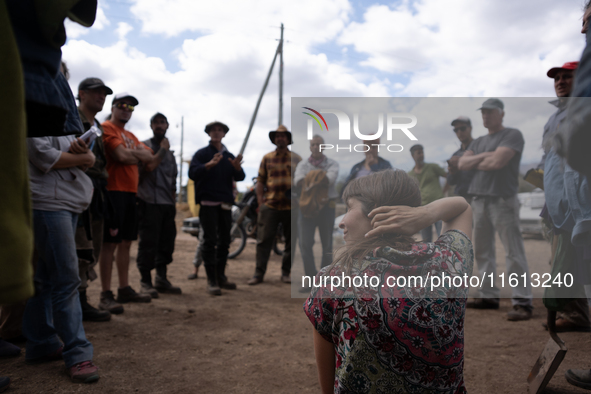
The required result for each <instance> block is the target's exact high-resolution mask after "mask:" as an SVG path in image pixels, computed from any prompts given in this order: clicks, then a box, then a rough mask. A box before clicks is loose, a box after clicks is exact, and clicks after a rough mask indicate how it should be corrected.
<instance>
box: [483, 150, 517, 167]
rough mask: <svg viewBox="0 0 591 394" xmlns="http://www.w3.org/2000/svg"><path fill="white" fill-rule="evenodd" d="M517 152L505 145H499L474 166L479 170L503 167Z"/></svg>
mask: <svg viewBox="0 0 591 394" xmlns="http://www.w3.org/2000/svg"><path fill="white" fill-rule="evenodd" d="M516 153H517V152H516V151H514V150H513V149H511V148H507V147H506V146H499V147H498V148H497V149H496V150H495V151H494V152H492V154H491V155H489V156H487V157H485V158H484V159H483V160H482V161H481V162H480V163H479V164H478V166H477V167H476V169H478V170H481V171H496V170H500V169H501V168H503V167H505V166H506V165H507V164H508V163H509V160H511V159H512V158H513V156H515V154H516Z"/></svg>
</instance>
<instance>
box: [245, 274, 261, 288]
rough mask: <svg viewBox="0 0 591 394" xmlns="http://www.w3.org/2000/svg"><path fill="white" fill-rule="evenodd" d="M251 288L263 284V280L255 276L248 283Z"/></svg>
mask: <svg viewBox="0 0 591 394" xmlns="http://www.w3.org/2000/svg"><path fill="white" fill-rule="evenodd" d="M246 283H247V284H248V285H249V286H254V285H258V284H259V283H263V278H262V277H260V276H256V275H255V276H253V277H252V278H250V279H249V280H248V282H246Z"/></svg>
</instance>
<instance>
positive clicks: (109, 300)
mask: <svg viewBox="0 0 591 394" xmlns="http://www.w3.org/2000/svg"><path fill="white" fill-rule="evenodd" d="M99 309H100V310H102V311H109V312H110V313H112V314H114V315H119V314H121V313H123V305H121V304H119V303H118V302H116V301H115V297H114V296H113V292H112V291H111V290H107V291H103V292H101V302H100V303H99Z"/></svg>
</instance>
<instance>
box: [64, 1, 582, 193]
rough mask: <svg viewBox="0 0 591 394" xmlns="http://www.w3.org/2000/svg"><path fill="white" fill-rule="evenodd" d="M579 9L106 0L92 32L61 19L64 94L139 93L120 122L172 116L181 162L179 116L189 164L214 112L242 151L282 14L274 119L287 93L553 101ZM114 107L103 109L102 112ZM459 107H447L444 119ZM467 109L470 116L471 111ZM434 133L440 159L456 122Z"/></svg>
mask: <svg viewBox="0 0 591 394" xmlns="http://www.w3.org/2000/svg"><path fill="white" fill-rule="evenodd" d="M582 5H583V1H582V0H563V1H560V2H556V1H551V0H521V1H514V0H495V1H492V0H489V1H472V0H446V1H441V0H419V1H406V0H402V1H393V2H373V1H347V0H301V1H298V2H278V1H271V0H220V1H215V2H214V1H194V0H141V1H139V0H135V1H134V0H105V1H99V10H98V14H97V20H96V22H95V24H94V26H93V27H91V28H90V29H85V28H82V27H81V26H78V25H76V24H74V23H67V24H66V28H67V33H68V42H67V43H66V45H65V46H64V48H63V58H64V60H65V61H66V62H67V64H68V67H69V68H70V72H71V78H70V84H71V86H72V88H73V90H76V89H77V86H78V84H79V82H80V81H81V80H82V79H84V78H86V77H91V76H92V77H99V78H101V79H103V80H104V81H105V83H106V84H107V85H108V86H110V87H111V88H112V89H113V90H114V91H115V92H122V91H126V92H129V93H131V94H133V95H135V96H136V97H137V98H138V99H139V101H140V105H139V106H138V107H137V110H136V112H134V114H133V117H132V120H131V121H130V123H129V124H128V129H129V130H131V131H132V132H134V133H135V134H136V135H137V136H138V137H139V138H140V139H144V138H148V137H150V136H151V131H150V129H149V118H150V116H151V115H152V114H154V113H155V112H157V111H159V112H162V113H164V114H165V115H167V117H168V119H169V122H170V124H171V127H170V129H169V132H168V136H169V139H170V141H171V145H172V149H174V150H175V152H176V153H177V155H179V157H180V142H181V138H180V135H181V132H180V130H181V129H180V123H181V117H182V116H184V130H185V140H184V148H183V150H184V152H183V158H184V159H185V160H190V158H191V157H192V155H193V153H194V152H195V151H196V150H197V149H199V148H201V147H203V146H205V145H206V144H207V141H208V138H207V135H206V134H205V133H204V132H203V129H204V126H205V124H207V123H208V122H211V121H213V120H220V121H223V122H224V123H226V124H228V126H229V127H230V131H229V133H228V135H227V137H226V139H225V140H224V142H225V144H226V146H227V147H228V149H229V150H230V151H231V152H233V153H237V152H238V151H239V150H240V147H241V145H242V142H243V140H244V136H245V135H246V131H247V130H248V125H249V123H250V119H251V116H252V113H253V111H254V108H255V104H256V101H257V98H258V95H259V93H260V91H261V88H262V85H263V82H264V79H265V77H266V74H267V72H268V70H269V67H270V65H271V61H272V59H273V56H274V53H275V49H276V46H277V39H278V38H279V35H280V28H279V26H280V24H281V23H283V24H284V25H285V30H284V38H285V40H286V42H285V46H284V62H285V65H284V99H283V100H284V110H283V117H284V123H285V124H286V125H287V126H288V127H291V98H292V97H492V96H495V97H552V96H554V89H553V83H552V81H551V80H550V79H549V78H548V77H546V71H547V70H548V69H549V68H551V67H553V66H557V65H562V64H563V63H564V62H567V61H573V60H578V59H579V57H580V54H581V52H582V50H583V48H584V36H583V35H582V34H580V27H581V16H582ZM278 90H279V89H278V72H277V65H276V68H275V70H274V73H273V76H272V78H271V82H270V83H269V86H268V88H267V93H266V94H265V97H264V99H263V101H262V104H261V108H260V110H259V114H258V117H257V120H256V123H255V126H254V129H253V132H252V136H251V139H250V141H249V142H248V146H247V150H246V152H245V157H244V168H245V170H246V171H247V176H248V177H249V178H250V177H252V176H255V175H256V171H257V168H258V165H259V163H260V159H261V158H262V156H263V155H264V154H265V153H266V152H269V151H271V150H272V149H273V148H274V146H273V145H272V144H271V142H270V141H269V139H268V136H267V135H268V131H269V130H272V129H275V128H276V127H277V122H278ZM108 103H110V100H108ZM508 110H509V108H508ZM550 111H551V108H550ZM109 112H110V111H109V108H108V105H106V106H105V110H104V111H103V112H102V113H100V114H99V115H98V118H99V120H103V119H104V117H105V116H106V115H107V114H108V113H109ZM294 113H299V111H295V109H294ZM457 115H460V114H456V113H453V114H451V113H450V120H451V119H453V118H454V117H455V116H457ZM464 115H468V116H471V117H472V119H473V121H474V123H475V124H476V123H477V121H478V117H479V116H478V115H479V114H478V113H471V114H464ZM177 126H178V127H177ZM419 126H420V125H417V127H419ZM522 131H523V133H524V136H525V139H526V147H525V152H524V157H523V161H524V162H535V161H536V160H538V159H539V157H540V156H541V153H540V149H539V144H540V139H541V138H540V136H541V133H542V130H541V129H537V125H536V126H534V127H530V128H528V129H527V130H526V129H524V130H522ZM441 132H442V130H425V129H423V130H422V133H423V134H421V137H419V142H421V143H423V144H424V145H425V146H426V153H427V155H428V157H427V159H428V161H436V162H439V163H442V162H443V161H444V160H445V159H446V158H448V157H449V152H450V151H453V150H455V149H454V148H455V147H457V145H458V143H457V141H455V140H454V139H455V137H454V136H453V133H451V130H444V132H446V133H447V132H449V133H451V134H447V135H446V137H445V138H439V137H438V138H434V137H435V136H440V135H441ZM475 132H476V135H477V136H478V135H482V134H483V133H484V131H483V130H480V131H477V130H475ZM300 153H301V154H302V155H307V152H300ZM396 166H398V167H400V168H403V169H410V168H411V166H412V164H411V160H410V156H408V157H406V155H405V156H404V157H400V159H398V160H397V161H396ZM185 172H186V166H185ZM186 179H187V178H186V175H185V176H184V180H183V184H184V183H186ZM247 179H248V178H247ZM245 184H246V183H245ZM240 188H241V189H242V188H243V186H240Z"/></svg>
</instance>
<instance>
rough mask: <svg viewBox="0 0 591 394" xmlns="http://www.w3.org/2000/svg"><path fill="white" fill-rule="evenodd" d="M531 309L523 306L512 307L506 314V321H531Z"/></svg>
mask: <svg viewBox="0 0 591 394" xmlns="http://www.w3.org/2000/svg"><path fill="white" fill-rule="evenodd" d="M531 315H532V308H531V307H527V306H523V305H513V309H512V310H510V311H509V312H508V313H507V320H509V321H521V320H529V319H531Z"/></svg>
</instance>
